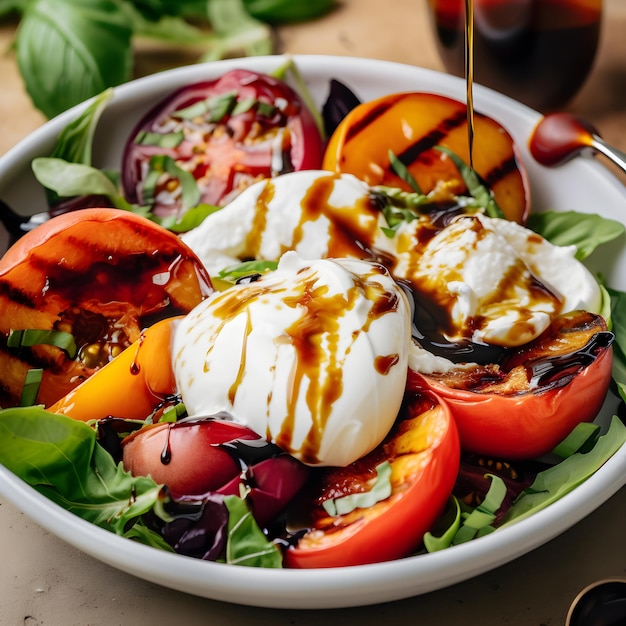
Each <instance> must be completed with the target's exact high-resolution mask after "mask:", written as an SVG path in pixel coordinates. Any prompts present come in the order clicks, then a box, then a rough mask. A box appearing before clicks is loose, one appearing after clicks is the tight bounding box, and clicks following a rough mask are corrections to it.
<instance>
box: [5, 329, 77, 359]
mask: <svg viewBox="0 0 626 626" xmlns="http://www.w3.org/2000/svg"><path fill="white" fill-rule="evenodd" d="M38 345H48V346H55V347H57V348H60V349H61V350H63V351H64V352H66V353H67V355H68V357H69V358H70V359H73V358H74V357H75V356H76V342H75V340H74V336H73V335H72V334H71V333H66V332H65V331H62V330H39V329H36V328H29V329H26V330H12V331H11V332H10V333H9V336H8V338H7V346H8V347H9V348H30V347H32V346H38Z"/></svg>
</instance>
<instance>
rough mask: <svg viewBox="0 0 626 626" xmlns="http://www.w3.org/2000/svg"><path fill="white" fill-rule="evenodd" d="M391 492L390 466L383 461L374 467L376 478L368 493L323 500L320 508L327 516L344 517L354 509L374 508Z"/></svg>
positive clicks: (387, 462)
mask: <svg viewBox="0 0 626 626" xmlns="http://www.w3.org/2000/svg"><path fill="white" fill-rule="evenodd" d="M391 492H392V488H391V464H390V463H389V461H385V462H384V463H381V464H380V465H377V466H376V478H375V479H374V483H373V485H372V488H371V489H370V490H369V491H363V492H360V493H352V494H350V495H347V496H343V497H342V498H334V499H332V500H325V501H324V502H323V503H322V506H323V507H324V510H325V511H326V512H327V513H328V515H332V516H334V515H345V514H346V513H350V511H354V509H367V508H368V507H371V506H374V505H375V504H376V503H377V502H381V501H382V500H386V499H387V498H388V497H389V496H390V495H391Z"/></svg>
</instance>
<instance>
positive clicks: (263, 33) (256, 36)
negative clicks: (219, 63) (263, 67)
mask: <svg viewBox="0 0 626 626" xmlns="http://www.w3.org/2000/svg"><path fill="white" fill-rule="evenodd" d="M207 15H208V18H209V22H210V23H211V26H212V27H213V31H214V32H215V34H216V35H217V39H216V41H215V43H214V45H213V47H212V48H211V49H210V50H209V51H208V52H207V53H206V54H205V55H204V56H203V57H202V60H203V61H215V60H217V59H221V58H223V57H225V56H234V55H235V54H237V53H240V52H241V51H243V52H244V53H245V54H246V55H247V56H259V55H269V54H271V53H272V35H271V32H270V29H269V27H268V26H267V24H264V23H263V22H260V21H259V20H256V19H254V18H253V17H252V16H251V15H250V14H249V13H248V12H247V11H246V10H245V8H244V6H243V2H242V0H208V4H207Z"/></svg>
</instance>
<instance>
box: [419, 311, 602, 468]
mask: <svg viewBox="0 0 626 626" xmlns="http://www.w3.org/2000/svg"><path fill="white" fill-rule="evenodd" d="M611 343H612V334H611V333H608V332H606V325H605V323H604V320H603V319H602V318H601V317H600V316H598V315H593V314H591V313H587V312H575V313H572V314H566V315H563V316H560V317H559V318H557V319H556V320H555V322H553V324H552V326H551V327H550V328H549V329H548V330H546V331H545V332H544V334H543V335H541V336H540V337H539V338H537V339H536V340H535V341H534V342H531V343H530V344H528V345H527V346H524V347H522V348H521V349H520V350H519V351H517V352H515V353H514V354H513V355H512V356H511V357H510V358H509V359H508V361H505V362H504V363H503V364H502V367H499V368H496V369H492V368H487V369H485V370H483V369H482V368H476V369H467V370H454V371H453V372H452V373H449V374H444V375H425V374H420V373H418V372H413V371H411V370H409V380H408V383H407V385H408V387H409V388H410V389H414V390H417V391H428V392H430V393H433V394H435V395H436V396H437V397H438V398H440V399H441V401H442V402H443V403H445V404H446V405H448V406H449V407H450V411H451V412H452V415H453V417H454V420H455V422H456V424H457V426H458V429H459V435H460V437H461V446H462V447H463V449H464V450H466V451H468V452H475V453H478V454H484V455H487V456H491V457H499V458H505V459H520V460H522V459H532V458H535V457H538V456H541V455H542V454H546V453H548V452H551V451H552V450H553V449H554V447H555V446H556V445H558V444H559V443H560V442H561V441H562V440H563V439H564V438H565V437H566V436H567V435H568V434H569V433H570V432H571V431H572V429H573V428H574V427H575V426H576V425H577V424H579V423H580V422H585V421H592V420H593V419H594V418H595V417H596V415H597V414H598V411H599V410H600V407H601V406H602V403H603V402H604V399H605V397H606V393H607V390H608V387H609V383H610V380H611V369H612V348H611ZM486 381H487V382H486Z"/></svg>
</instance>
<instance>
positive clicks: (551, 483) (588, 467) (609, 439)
mask: <svg viewBox="0 0 626 626" xmlns="http://www.w3.org/2000/svg"><path fill="white" fill-rule="evenodd" d="M625 444H626V426H625V425H624V424H623V423H622V421H621V420H620V419H619V418H618V417H616V416H614V417H613V419H612V420H611V424H610V426H609V429H608V431H607V433H606V434H605V435H602V436H601V437H599V438H598V441H597V442H596V445H595V446H594V447H593V448H592V449H591V450H590V451H589V452H585V453H582V452H577V453H576V454H572V455H571V456H570V457H568V458H567V459H565V460H563V461H561V462H560V463H558V464H557V465H554V466H552V467H550V468H548V469H547V470H544V471H543V472H540V473H539V474H537V477H536V478H535V480H534V482H533V483H532V485H530V487H528V488H527V489H525V490H524V491H523V492H522V493H521V494H520V495H519V496H518V497H517V499H516V500H515V502H514V503H513V506H512V507H511V508H510V509H509V511H508V512H507V514H506V515H505V517H504V523H503V526H504V525H507V524H509V523H512V522H517V521H519V520H521V519H524V518H526V517H528V516H529V515H531V514H533V513H535V512H537V511H539V510H541V509H543V508H545V507H547V506H548V505H549V504H551V503H552V502H555V501H556V500H558V499H559V498H562V497H563V496H564V495H566V494H567V493H569V492H570V491H572V490H573V489H574V488H575V487H577V486H578V485H580V484H581V483H582V482H584V481H585V480H586V479H587V478H589V477H590V476H591V475H592V474H594V473H595V472H597V471H598V469H600V467H602V465H604V463H605V462H606V461H607V460H608V459H610V458H611V457H612V456H613V454H615V452H617V451H618V450H619V449H620V447H621V446H623V445H625Z"/></svg>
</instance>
